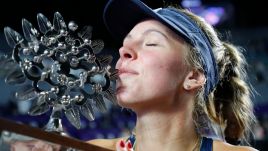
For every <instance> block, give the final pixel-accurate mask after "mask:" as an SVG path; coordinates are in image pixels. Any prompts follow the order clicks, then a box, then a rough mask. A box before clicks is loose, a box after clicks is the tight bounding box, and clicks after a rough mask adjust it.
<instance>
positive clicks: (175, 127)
mask: <svg viewBox="0 0 268 151" xmlns="http://www.w3.org/2000/svg"><path fill="white" fill-rule="evenodd" d="M192 108H193V104H192V103H186V105H183V106H177V107H176V106H173V107H171V108H170V109H169V110H166V109H157V110H150V109H149V108H148V110H150V111H146V112H143V113H141V112H138V113H137V125H136V150H138V151H141V150H154V151H158V150H159V151H165V150H168V151H170V150H178V149H180V148H181V149H183V150H184V151H192V150H193V148H194V146H195V144H196V142H197V140H198V135H197V133H196V131H195V126H194V122H193V119H192ZM161 110H162V111H161Z"/></svg>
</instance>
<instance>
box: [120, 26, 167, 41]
mask: <svg viewBox="0 0 268 151" xmlns="http://www.w3.org/2000/svg"><path fill="white" fill-rule="evenodd" d="M151 32H156V33H159V34H160V35H162V36H163V37H164V38H166V39H167V40H168V39H169V38H168V36H167V35H166V34H164V33H163V32H161V31H159V30H157V29H148V30H146V31H144V32H143V33H142V36H144V35H146V34H149V33H151ZM131 38H132V36H131V34H127V36H126V37H125V39H124V41H125V40H126V39H131Z"/></svg>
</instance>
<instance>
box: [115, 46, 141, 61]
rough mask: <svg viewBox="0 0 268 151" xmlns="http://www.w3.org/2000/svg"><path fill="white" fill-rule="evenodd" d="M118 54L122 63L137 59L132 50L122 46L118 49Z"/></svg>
mask: <svg viewBox="0 0 268 151" xmlns="http://www.w3.org/2000/svg"><path fill="white" fill-rule="evenodd" d="M119 54H120V59H121V60H122V61H127V60H129V61H130V60H134V59H135V58H136V57H137V55H136V52H135V51H134V50H133V49H131V48H129V47H126V46H123V47H121V48H120V49H119Z"/></svg>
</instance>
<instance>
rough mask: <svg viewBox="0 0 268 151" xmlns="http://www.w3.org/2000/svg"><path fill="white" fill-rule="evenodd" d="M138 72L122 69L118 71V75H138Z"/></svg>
mask: <svg viewBox="0 0 268 151" xmlns="http://www.w3.org/2000/svg"><path fill="white" fill-rule="evenodd" d="M137 74H138V72H137V71H135V70H132V69H126V68H120V69H118V75H119V76H122V75H137Z"/></svg>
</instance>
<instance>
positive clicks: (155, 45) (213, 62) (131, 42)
mask: <svg viewBox="0 0 268 151" xmlns="http://www.w3.org/2000/svg"><path fill="white" fill-rule="evenodd" d="M104 21H105V24H106V26H107V28H108V30H109V31H110V32H111V33H112V34H113V35H114V36H115V38H118V40H119V41H121V42H122V43H123V45H122V47H121V48H120V49H119V54H120V58H119V60H118V62H117V64H116V68H117V69H118V70H119V79H118V81H117V100H118V104H119V105H120V106H122V107H124V108H129V109H131V110H133V111H134V112H135V113H136V115H137V123H136V127H135V131H134V132H133V135H131V136H129V137H127V138H118V139H112V140H110V139H109V140H102V139H96V140H91V141H89V143H90V144H94V145H98V146H101V147H104V148H107V149H112V150H115V149H116V150H117V151H126V150H129V151H130V150H135V151H173V150H183V151H212V150H213V151H226V150H228V151H252V150H255V149H254V148H251V147H247V146H237V144H238V143H239V141H241V140H242V141H243V140H246V137H247V133H248V131H249V128H250V126H251V124H252V122H253V121H254V119H255V117H254V115H253V111H252V104H251V100H250V88H249V86H248V84H247V83H246V81H245V78H246V77H245V73H244V68H243V67H244V64H245V60H244V58H243V55H242V54H241V53H240V51H239V50H238V48H236V47H235V46H233V45H232V44H229V43H226V42H223V41H221V40H220V39H219V38H218V36H217V34H216V32H215V31H214V30H213V28H212V27H211V26H210V25H209V24H208V23H206V22H205V21H204V20H203V19H201V18H200V17H197V16H196V15H194V14H192V13H190V12H188V11H185V10H177V9H175V8H163V9H157V10H152V9H151V8H149V7H147V6H146V5H145V4H143V3H142V2H140V1H139V0H127V1H126V0H110V1H109V2H108V4H107V6H106V7H105V11H104ZM231 144H236V145H231Z"/></svg>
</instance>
